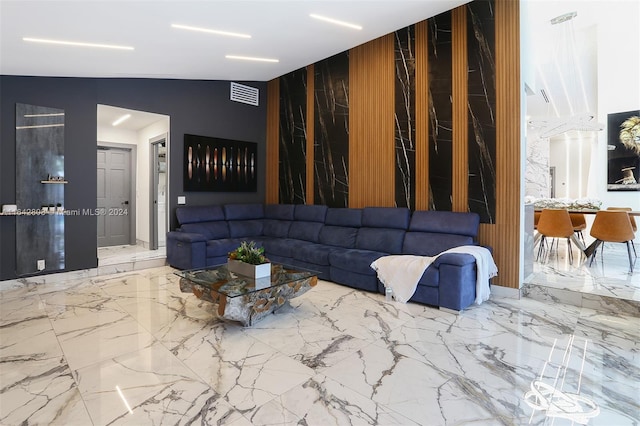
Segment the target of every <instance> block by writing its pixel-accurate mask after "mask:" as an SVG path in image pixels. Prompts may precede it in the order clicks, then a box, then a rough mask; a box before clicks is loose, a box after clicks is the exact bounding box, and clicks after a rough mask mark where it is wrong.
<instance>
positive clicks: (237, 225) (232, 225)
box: [228, 219, 263, 238]
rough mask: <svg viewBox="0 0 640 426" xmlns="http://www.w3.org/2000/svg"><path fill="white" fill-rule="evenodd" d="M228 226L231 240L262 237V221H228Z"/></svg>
mask: <svg viewBox="0 0 640 426" xmlns="http://www.w3.org/2000/svg"><path fill="white" fill-rule="evenodd" d="M228 224H229V236H230V237H231V238H250V237H258V236H260V235H262V226H263V223H262V220H258V219H254V220H230V221H229V222H228Z"/></svg>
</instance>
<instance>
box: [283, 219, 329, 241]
mask: <svg viewBox="0 0 640 426" xmlns="http://www.w3.org/2000/svg"><path fill="white" fill-rule="evenodd" d="M323 226H324V225H323V224H322V223H318V222H304V221H295V222H293V223H291V228H289V238H293V239H296V240H304V241H311V242H314V243H317V242H318V235H319V234H320V230H321V229H322V227H323Z"/></svg>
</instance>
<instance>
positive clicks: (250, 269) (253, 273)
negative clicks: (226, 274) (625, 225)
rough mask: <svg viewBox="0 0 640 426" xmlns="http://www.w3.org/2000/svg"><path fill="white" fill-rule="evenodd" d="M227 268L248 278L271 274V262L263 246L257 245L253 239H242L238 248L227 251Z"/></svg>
mask: <svg viewBox="0 0 640 426" xmlns="http://www.w3.org/2000/svg"><path fill="white" fill-rule="evenodd" d="M227 269H228V270H229V271H230V272H235V273H237V274H240V275H244V276H247V277H250V278H262V277H268V276H269V275H271V263H269V259H267V258H266V256H265V255H264V247H258V246H257V245H256V242H255V241H243V242H242V243H240V246H239V247H238V248H236V249H235V250H234V251H232V252H229V255H228V259H227Z"/></svg>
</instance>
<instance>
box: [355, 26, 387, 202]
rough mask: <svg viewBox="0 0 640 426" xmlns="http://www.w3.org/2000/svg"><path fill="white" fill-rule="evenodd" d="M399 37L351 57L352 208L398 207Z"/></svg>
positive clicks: (375, 42) (361, 49)
mask: <svg viewBox="0 0 640 426" xmlns="http://www.w3.org/2000/svg"><path fill="white" fill-rule="evenodd" d="M394 60H395V59H394V37H393V34H388V35H386V36H384V37H380V38H378V39H376V40H373V41H371V42H369V43H366V44H363V45H361V46H358V47H355V48H353V49H351V50H350V51H349V207H366V206H393V205H394V204H395V184H394V182H395V153H394V135H395V133H394V131H395V128H394V108H395V106H394V99H395V98H394V93H395V67H394Z"/></svg>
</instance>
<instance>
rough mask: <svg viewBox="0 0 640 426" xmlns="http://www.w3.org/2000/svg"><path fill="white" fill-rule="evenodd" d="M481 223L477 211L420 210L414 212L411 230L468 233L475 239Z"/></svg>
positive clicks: (467, 234)
mask: <svg viewBox="0 0 640 426" xmlns="http://www.w3.org/2000/svg"><path fill="white" fill-rule="evenodd" d="M479 224H480V216H479V215H478V214H477V213H462V212H447V211H427V210H420V211H415V212H413V215H412V216H411V223H410V224H409V231H420V232H437V233H441V234H456V235H466V236H470V237H472V238H473V239H474V240H475V239H476V237H477V236H478V226H479Z"/></svg>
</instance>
